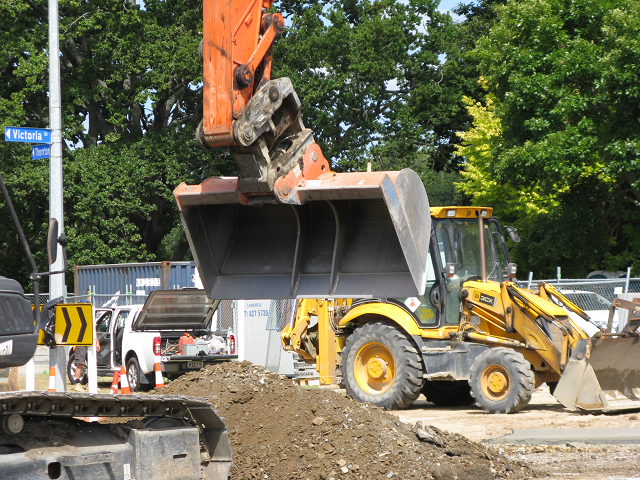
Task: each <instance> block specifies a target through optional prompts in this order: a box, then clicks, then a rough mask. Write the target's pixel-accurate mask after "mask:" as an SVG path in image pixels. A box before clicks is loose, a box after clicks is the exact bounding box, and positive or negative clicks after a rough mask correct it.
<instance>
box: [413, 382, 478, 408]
mask: <svg viewBox="0 0 640 480" xmlns="http://www.w3.org/2000/svg"><path fill="white" fill-rule="evenodd" d="M422 394H423V395H424V396H425V397H426V399H427V401H428V402H431V403H433V404H435V405H438V406H440V407H467V406H469V405H473V404H474V403H475V400H474V398H473V397H472V396H471V387H470V386H469V382H467V381H466V380H457V381H445V380H443V381H435V382H432V381H430V380H427V381H425V382H424V387H422Z"/></svg>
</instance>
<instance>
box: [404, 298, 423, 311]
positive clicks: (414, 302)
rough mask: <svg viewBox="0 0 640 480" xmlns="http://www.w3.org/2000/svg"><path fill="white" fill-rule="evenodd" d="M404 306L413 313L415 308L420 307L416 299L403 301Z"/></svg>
mask: <svg viewBox="0 0 640 480" xmlns="http://www.w3.org/2000/svg"><path fill="white" fill-rule="evenodd" d="M404 304H405V305H406V306H407V307H409V310H411V311H412V312H415V311H416V308H418V307H419V306H420V300H419V299H417V298H416V297H409V298H407V299H406V300H405V301H404Z"/></svg>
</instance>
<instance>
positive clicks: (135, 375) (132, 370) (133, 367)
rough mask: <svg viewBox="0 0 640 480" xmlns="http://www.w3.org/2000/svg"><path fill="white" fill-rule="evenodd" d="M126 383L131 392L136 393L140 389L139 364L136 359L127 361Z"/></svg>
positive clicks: (140, 374) (140, 375)
mask: <svg viewBox="0 0 640 480" xmlns="http://www.w3.org/2000/svg"><path fill="white" fill-rule="evenodd" d="M126 372H127V381H128V382H129V388H130V389H131V391H132V392H138V391H140V389H141V383H142V373H140V363H139V362H138V359H137V358H136V357H131V358H130V359H129V360H127V370H126Z"/></svg>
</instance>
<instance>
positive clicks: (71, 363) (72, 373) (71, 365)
mask: <svg viewBox="0 0 640 480" xmlns="http://www.w3.org/2000/svg"><path fill="white" fill-rule="evenodd" d="M67 378H68V379H69V383H70V384H71V385H75V384H76V354H75V353H73V352H72V353H70V354H69V360H68V361H67ZM87 383H89V377H88V376H87V366H86V365H85V366H84V367H82V377H81V378H80V384H81V385H86V384H87Z"/></svg>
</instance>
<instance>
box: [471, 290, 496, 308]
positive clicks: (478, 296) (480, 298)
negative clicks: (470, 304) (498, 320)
mask: <svg viewBox="0 0 640 480" xmlns="http://www.w3.org/2000/svg"><path fill="white" fill-rule="evenodd" d="M473 299H474V300H475V301H476V302H480V303H484V304H485V305H489V306H490V307H495V306H496V303H497V301H498V299H497V298H496V297H492V296H491V295H487V294H486V293H482V292H478V291H475V292H473Z"/></svg>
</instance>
